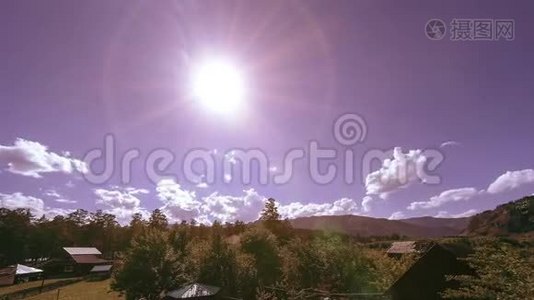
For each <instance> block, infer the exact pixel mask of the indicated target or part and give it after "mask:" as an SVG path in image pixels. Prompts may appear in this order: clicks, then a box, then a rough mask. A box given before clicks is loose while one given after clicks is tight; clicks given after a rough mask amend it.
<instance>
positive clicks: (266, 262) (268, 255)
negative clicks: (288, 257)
mask: <svg viewBox="0 0 534 300" xmlns="http://www.w3.org/2000/svg"><path fill="white" fill-rule="evenodd" d="M241 249H242V250H243V252H245V253H247V254H250V255H252V256H253V257H254V266H255V268H256V272H257V277H258V280H259V284H260V285H272V284H274V283H276V281H277V280H278V279H279V278H280V275H281V265H280V257H279V255H278V245H277V240H276V237H275V236H274V235H273V234H272V233H271V232H269V231H268V230H265V229H264V228H262V227H259V226H258V227H253V228H251V229H249V230H247V231H246V232H245V233H244V234H243V235H242V236H241Z"/></svg>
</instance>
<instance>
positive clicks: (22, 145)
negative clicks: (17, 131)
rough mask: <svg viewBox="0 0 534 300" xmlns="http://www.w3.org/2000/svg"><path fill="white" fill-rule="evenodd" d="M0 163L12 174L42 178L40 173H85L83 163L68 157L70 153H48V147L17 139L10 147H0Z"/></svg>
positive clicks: (85, 169) (85, 168)
mask: <svg viewBox="0 0 534 300" xmlns="http://www.w3.org/2000/svg"><path fill="white" fill-rule="evenodd" d="M0 163H2V164H6V165H7V170H8V171H9V172H11V173H14V174H19V175H24V176H30V177H34V178H40V177H42V176H41V174H42V173H51V172H61V173H67V174H70V173H74V172H76V171H77V172H86V171H87V167H86V165H85V163H84V162H83V161H80V160H77V159H74V158H71V157H70V153H68V152H65V153H62V154H57V153H54V152H51V151H48V147H46V146H44V145H42V144H40V143H38V142H32V141H28V140H24V139H21V138H18V139H16V140H15V143H14V144H13V145H12V146H4V145H0Z"/></svg>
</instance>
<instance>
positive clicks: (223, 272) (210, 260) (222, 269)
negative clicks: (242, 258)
mask: <svg viewBox="0 0 534 300" xmlns="http://www.w3.org/2000/svg"><path fill="white" fill-rule="evenodd" d="M206 254H207V255H206V257H204V258H203V260H202V262H201V264H200V265H199V266H198V268H199V269H200V272H199V281H200V282H205V283H208V284H212V285H215V286H220V287H223V288H224V291H225V292H226V293H230V294H233V293H235V291H236V284H237V280H236V273H237V271H236V268H237V267H236V257H235V253H234V251H233V250H232V249H231V248H230V246H229V245H228V243H227V242H226V241H225V239H224V236H223V234H222V226H221V225H220V224H219V222H214V224H213V226H212V232H211V238H210V246H209V251H208V252H207V253H206Z"/></svg>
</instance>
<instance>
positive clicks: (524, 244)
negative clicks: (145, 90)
mask: <svg viewBox="0 0 534 300" xmlns="http://www.w3.org/2000/svg"><path fill="white" fill-rule="evenodd" d="M394 238H395V239H399V238H401V237H394ZM0 241H1V243H0V266H5V265H9V264H15V263H22V262H31V261H32V260H33V261H36V260H39V259H41V260H42V259H46V258H50V257H54V256H56V255H58V252H60V251H61V249H62V247H66V246H91V247H96V248H98V249H100V250H101V251H102V253H103V255H104V257H105V258H108V259H112V260H113V261H114V265H115V266H114V271H113V275H112V285H111V288H112V289H113V290H116V291H120V292H121V293H122V294H123V295H124V296H125V297H126V299H141V298H144V299H159V297H160V295H161V294H162V292H165V291H169V290H171V289H174V288H177V287H180V286H182V285H184V284H186V283H192V282H201V283H205V284H210V285H214V286H218V287H221V288H222V293H223V295H224V296H226V297H229V298H234V299H310V298H312V299H315V298H319V297H330V298H347V299H348V298H350V297H357V296H361V297H364V298H362V299H367V298H365V297H369V298H368V299H388V298H380V297H382V295H384V292H386V291H387V290H388V288H389V287H390V286H391V285H392V283H394V282H395V280H397V279H398V278H399V277H400V276H401V275H402V274H403V273H404V272H405V271H406V270H407V269H408V268H409V267H410V266H411V265H412V264H413V263H414V262H415V261H416V260H417V259H418V255H417V254H413V255H412V254H411V255H406V256H403V257H402V258H400V259H398V258H391V257H388V256H387V255H386V250H387V247H389V245H390V244H391V241H387V240H384V238H383V237H382V238H380V237H377V238H371V239H369V238H367V239H365V240H361V239H359V238H355V237H350V236H346V235H341V234H335V233H331V232H325V231H305V230H296V229H294V228H292V227H291V225H290V223H289V222H288V221H287V220H281V218H280V215H279V213H278V211H277V206H276V202H275V200H274V199H269V200H268V201H267V202H266V204H265V207H264V209H263V211H262V213H261V216H260V218H259V220H258V221H256V222H254V223H250V224H245V223H243V222H235V223H232V224H230V223H228V224H221V223H219V222H214V223H213V224H212V225H211V226H206V225H203V224H197V223H196V222H194V221H190V222H186V221H183V222H182V223H179V224H170V223H169V221H168V219H167V217H166V216H165V214H163V213H162V212H161V211H160V210H157V209H156V210H154V211H153V212H152V214H151V216H150V217H149V218H148V219H147V220H145V219H143V218H142V216H141V215H140V214H137V215H134V216H133V217H132V219H131V221H130V223H129V224H128V225H127V226H120V225H119V224H118V222H117V221H116V218H115V216H114V215H111V214H107V213H104V212H102V211H97V212H87V211H85V210H77V211H75V212H72V213H70V214H68V215H66V216H56V217H55V218H53V219H51V220H49V219H46V218H44V217H42V218H36V217H35V216H32V215H31V213H30V212H29V211H28V210H22V209H18V210H8V209H5V208H1V209H0ZM532 241H533V239H532V237H531V236H529V235H521V236H519V237H517V236H514V237H510V236H507V237H503V236H501V237H487V236H471V237H453V238H443V239H439V240H435V241H433V242H439V243H444V244H450V245H454V246H455V247H461V248H464V249H467V250H468V252H469V253H470V255H469V256H467V257H466V258H465V259H464V260H465V261H466V263H468V264H469V266H471V267H472V268H473V269H474V270H475V271H476V274H475V275H465V276H450V278H448V279H449V280H451V281H456V282H458V284H457V285H456V286H457V288H456V289H449V290H447V291H444V292H443V293H442V295H441V296H442V297H444V298H447V299H529V298H530V299H532V298H533V297H534V274H533V271H532V270H534V261H533V257H534V255H532V254H534V251H533V249H534V246H533V243H532ZM496 264H498V265H499V266H500V267H499V268H495V265H496ZM373 297H374V298H373Z"/></svg>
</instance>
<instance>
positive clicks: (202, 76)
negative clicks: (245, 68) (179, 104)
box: [193, 60, 245, 113]
mask: <svg viewBox="0 0 534 300" xmlns="http://www.w3.org/2000/svg"><path fill="white" fill-rule="evenodd" d="M244 93H245V87H244V83H243V78H242V75H241V73H240V72H239V70H238V69H237V68H236V66H234V65H232V64H231V63H229V62H226V61H221V60H217V61H209V62H205V63H204V64H201V65H200V66H199V67H198V68H197V69H196V70H194V73H193V94H194V96H195V98H196V99H198V100H200V101H201V102H202V103H203V104H204V105H205V106H207V107H208V108H210V109H212V110H214V111H217V112H224V113H228V112H231V111H235V110H236V109H237V108H239V107H240V105H241V104H242V101H243V98H244Z"/></svg>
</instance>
